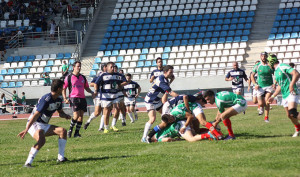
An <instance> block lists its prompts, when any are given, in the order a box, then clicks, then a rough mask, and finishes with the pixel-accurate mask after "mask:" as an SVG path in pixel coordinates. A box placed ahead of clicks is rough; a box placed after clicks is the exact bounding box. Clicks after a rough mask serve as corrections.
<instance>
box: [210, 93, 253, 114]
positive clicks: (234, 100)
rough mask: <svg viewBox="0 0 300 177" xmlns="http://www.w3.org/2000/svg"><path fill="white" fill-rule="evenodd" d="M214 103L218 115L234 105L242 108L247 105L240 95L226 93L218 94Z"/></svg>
mask: <svg viewBox="0 0 300 177" xmlns="http://www.w3.org/2000/svg"><path fill="white" fill-rule="evenodd" d="M215 102H216V105H217V107H218V109H219V111H220V113H223V112H224V111H225V108H229V107H231V106H233V105H236V104H239V105H240V106H243V107H244V106H246V105H247V102H246V100H245V99H244V98H243V97H242V96H241V95H237V94H235V93H233V92H228V91H223V92H218V93H217V94H216V96H215Z"/></svg>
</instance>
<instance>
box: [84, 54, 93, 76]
mask: <svg viewBox="0 0 300 177" xmlns="http://www.w3.org/2000/svg"><path fill="white" fill-rule="evenodd" d="M94 59H95V56H90V57H81V74H83V75H85V76H89V75H90V71H91V70H92V66H93V64H94Z"/></svg>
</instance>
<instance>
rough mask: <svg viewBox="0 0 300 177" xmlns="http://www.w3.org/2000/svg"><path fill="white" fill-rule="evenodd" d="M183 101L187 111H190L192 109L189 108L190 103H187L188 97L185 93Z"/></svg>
mask: <svg viewBox="0 0 300 177" xmlns="http://www.w3.org/2000/svg"><path fill="white" fill-rule="evenodd" d="M183 102H184V105H185V107H186V110H187V112H189V113H192V111H191V109H190V105H189V97H188V96H187V95H184V96H183Z"/></svg>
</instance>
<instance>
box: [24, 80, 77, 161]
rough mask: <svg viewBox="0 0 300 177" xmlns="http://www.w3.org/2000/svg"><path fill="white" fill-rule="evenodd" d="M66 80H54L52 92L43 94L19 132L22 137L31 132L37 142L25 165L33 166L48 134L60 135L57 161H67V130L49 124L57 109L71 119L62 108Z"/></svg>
mask: <svg viewBox="0 0 300 177" xmlns="http://www.w3.org/2000/svg"><path fill="white" fill-rule="evenodd" d="M63 85H64V82H63V81H62V80H60V79H54V80H52V84H51V92H50V93H48V94H46V95H44V96H42V97H41V98H40V99H39V101H38V103H37V105H36V106H35V108H34V109H33V111H32V113H31V115H30V116H29V118H28V121H27V124H26V129H25V130H23V131H22V132H20V133H19V134H18V136H19V137H21V138H22V139H24V138H25V135H26V134H27V133H29V134H30V135H31V136H32V137H33V138H34V139H35V140H36V141H37V142H36V144H35V145H34V146H33V147H31V150H30V152H29V155H28V158H27V160H26V162H25V165H24V167H32V166H31V164H32V162H33V159H34V158H35V156H36V154H37V153H38V152H39V150H40V149H41V148H42V147H43V146H44V144H45V142H46V139H45V138H46V137H47V136H53V135H58V137H59V138H58V159H57V162H65V161H67V160H68V159H67V158H66V157H65V155H64V154H65V147H66V143H67V131H66V129H64V128H62V127H58V126H55V125H50V124H48V123H49V121H50V119H51V117H52V115H53V113H54V112H55V111H57V112H58V113H59V117H62V118H66V119H71V116H70V115H67V114H66V113H65V112H64V111H63V110H62V99H61V97H60V96H61V94H62V90H63Z"/></svg>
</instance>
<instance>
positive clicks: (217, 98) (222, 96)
mask: <svg viewBox="0 0 300 177" xmlns="http://www.w3.org/2000/svg"><path fill="white" fill-rule="evenodd" d="M203 97H204V98H205V100H206V101H207V103H210V104H214V103H216V105H217V107H218V113H217V116H216V120H215V122H214V123H213V125H214V127H216V126H217V125H218V124H219V123H220V122H221V121H223V123H224V125H225V126H226V127H227V130H228V133H229V135H228V136H227V137H226V138H225V140H230V139H235V135H234V134H233V130H232V127H231V121H230V119H229V118H230V117H232V116H235V115H237V114H239V113H241V112H244V111H245V110H246V108H247V102H246V100H245V99H244V98H243V97H242V96H241V95H237V94H235V93H232V92H228V91H223V92H218V93H216V95H215V93H214V92H213V91H212V90H208V91H206V92H205V93H204V96H203ZM225 108H228V109H227V110H225Z"/></svg>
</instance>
